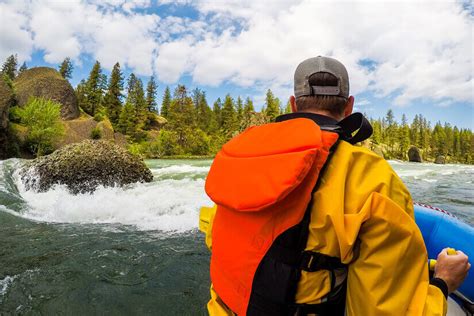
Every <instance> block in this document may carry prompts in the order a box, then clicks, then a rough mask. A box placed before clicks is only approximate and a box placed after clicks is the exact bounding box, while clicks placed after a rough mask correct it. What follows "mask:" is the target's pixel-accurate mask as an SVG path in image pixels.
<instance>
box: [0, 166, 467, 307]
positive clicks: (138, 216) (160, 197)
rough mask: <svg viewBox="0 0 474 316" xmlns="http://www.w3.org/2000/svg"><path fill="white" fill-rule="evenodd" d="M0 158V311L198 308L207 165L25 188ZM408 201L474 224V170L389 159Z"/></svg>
mask: <svg viewBox="0 0 474 316" xmlns="http://www.w3.org/2000/svg"><path fill="white" fill-rule="evenodd" d="M21 163H22V162H21V161H19V160H8V161H3V162H0V242H1V247H0V314H1V315H4V314H5V315H9V314H32V315H50V314H61V315H104V314H107V315H199V314H205V304H206V301H207V299H208V285H209V268H208V265H209V252H208V251H207V249H206V247H205V245H204V239H203V236H202V235H201V234H200V233H199V232H198V230H197V225H198V210H199V207H200V206H201V205H209V204H210V203H211V202H210V200H209V199H208V198H207V197H206V195H205V193H204V179H205V177H206V174H207V172H208V170H209V165H210V163H211V161H207V160H150V161H148V162H147V164H148V165H149V167H150V168H151V169H152V171H153V174H154V181H153V182H152V183H148V184H137V185H131V186H129V187H126V188H99V189H98V190H97V191H96V192H95V193H94V194H83V195H71V194H69V193H68V192H67V190H65V189H64V187H61V186H57V187H55V188H54V189H52V190H50V191H48V192H45V193H34V192H32V191H26V190H25V189H24V187H23V186H22V183H21V181H20V180H19V178H18V175H17V170H18V168H19V166H20V165H21ZM390 163H391V164H392V166H393V167H394V169H395V170H396V171H397V173H398V174H399V175H400V177H401V178H402V179H403V180H404V182H405V183H406V184H407V186H408V188H409V189H410V191H411V193H412V195H413V198H414V200H416V201H419V202H423V203H426V204H431V205H435V206H438V207H441V208H445V209H447V210H449V211H451V212H453V213H454V214H456V215H457V216H458V217H459V218H461V219H462V220H464V221H466V222H468V223H470V224H471V225H472V224H473V223H474V210H473V206H474V196H473V192H474V190H473V189H474V184H473V182H472V181H473V180H472V179H473V175H474V167H473V166H465V165H434V164H412V163H404V162H395V161H392V162H390Z"/></svg>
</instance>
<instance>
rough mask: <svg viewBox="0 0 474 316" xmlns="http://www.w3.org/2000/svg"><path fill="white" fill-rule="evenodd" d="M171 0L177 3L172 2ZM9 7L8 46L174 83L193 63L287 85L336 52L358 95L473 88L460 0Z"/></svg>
mask: <svg viewBox="0 0 474 316" xmlns="http://www.w3.org/2000/svg"><path fill="white" fill-rule="evenodd" d="M163 4H166V5H168V6H169V5H171V4H172V5H173V6H174V10H171V11H169V12H167V13H166V14H165V13H163V12H162V11H160V5H163ZM156 6H158V7H156ZM180 6H185V7H193V9H194V10H195V11H196V12H197V13H198V14H197V16H196V15H192V16H193V18H191V17H187V16H183V15H182V14H181V15H180V14H179V12H180V11H179V10H178V9H176V8H179V7H180ZM184 11H186V10H184ZM184 11H183V12H184ZM0 14H1V17H2V29H0V40H1V42H2V46H1V49H0V57H3V58H5V57H6V56H7V55H8V54H11V53H14V52H18V54H19V55H20V56H21V57H22V58H23V59H27V58H28V57H29V56H30V54H31V53H32V51H33V49H37V50H43V51H44V52H45V54H44V58H45V60H46V61H48V62H52V63H57V62H59V61H61V60H62V59H63V58H64V57H66V56H69V57H72V58H73V59H75V60H76V61H78V62H80V60H81V59H82V58H83V56H85V55H90V56H92V57H94V58H96V59H98V60H100V61H101V62H102V63H103V65H104V66H105V67H106V68H108V69H110V68H111V67H112V66H113V64H114V63H115V62H116V61H119V62H120V63H121V64H123V65H124V66H126V67H128V68H129V69H131V70H132V71H135V72H136V73H138V74H141V75H150V74H152V73H155V74H156V75H157V77H158V78H159V79H160V80H161V81H163V82H166V83H175V82H177V81H179V80H180V78H181V77H182V76H183V75H189V76H191V77H192V78H193V81H194V83H196V84H201V85H209V86H219V85H221V84H223V83H229V84H233V85H238V86H242V87H253V88H254V89H255V90H259V91H262V92H263V91H264V90H266V88H268V87H271V88H272V89H273V90H275V93H276V94H277V95H280V96H281V97H286V96H287V95H288V94H290V93H291V83H292V76H293V71H294V69H295V67H296V65H297V64H298V63H299V62H301V61H302V60H303V59H305V58H308V57H312V56H316V55H327V56H333V57H335V58H337V59H339V60H341V61H342V62H343V63H344V64H345V65H346V66H347V68H348V71H349V74H350V78H351V93H352V94H355V95H357V94H360V93H362V92H371V93H374V94H375V95H376V96H378V97H390V98H393V102H394V104H395V105H399V106H405V105H408V104H410V103H412V102H413V101H416V100H417V99H431V100H434V101H435V102H437V103H438V104H440V105H443V106H446V105H449V104H450V103H452V102H469V103H471V104H472V102H473V99H474V97H473V92H472V91H473V79H472V73H473V66H472V53H473V52H472V47H473V46H472V45H473V44H472V36H473V34H472V29H473V28H472V15H471V14H470V12H469V9H465V8H463V4H462V3H460V2H427V1H423V2H413V1H397V2H392V1H388V2H383V3H381V2H379V1H360V2H359V1H355V2H334V1H310V0H297V1H290V0H281V1H272V2H270V1H251V0H244V1H238V0H226V1H207V0H197V1H188V0H183V1H179V2H170V1H169V0H160V1H158V2H154V3H152V2H151V1H149V0H135V1H124V0H106V1H96V0H89V1H78V0H74V1H68V2H57V1H52V2H48V1H39V0H35V1H25V2H21V1H15V2H0ZM3 21H7V23H5V22H3ZM5 25H8V30H6V26H5Z"/></svg>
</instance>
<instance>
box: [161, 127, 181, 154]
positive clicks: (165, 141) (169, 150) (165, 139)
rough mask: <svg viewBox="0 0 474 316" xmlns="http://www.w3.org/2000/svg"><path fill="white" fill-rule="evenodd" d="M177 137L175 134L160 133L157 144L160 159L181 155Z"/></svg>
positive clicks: (169, 132)
mask: <svg viewBox="0 0 474 316" xmlns="http://www.w3.org/2000/svg"><path fill="white" fill-rule="evenodd" d="M178 137H179V136H178V134H177V133H176V132H173V131H167V130H161V131H160V135H159V142H160V153H161V157H162V156H174V155H181V154H183V150H182V147H181V146H180V145H179V143H178Z"/></svg>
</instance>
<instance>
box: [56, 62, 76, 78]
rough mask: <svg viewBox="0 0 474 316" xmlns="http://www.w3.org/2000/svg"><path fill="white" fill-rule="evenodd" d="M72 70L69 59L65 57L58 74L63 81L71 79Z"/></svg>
mask: <svg viewBox="0 0 474 316" xmlns="http://www.w3.org/2000/svg"><path fill="white" fill-rule="evenodd" d="M72 70H73V65H72V62H71V58H69V57H66V58H65V59H64V60H63V62H62V63H61V65H60V66H59V73H60V74H61V76H62V77H63V78H64V79H71V78H72Z"/></svg>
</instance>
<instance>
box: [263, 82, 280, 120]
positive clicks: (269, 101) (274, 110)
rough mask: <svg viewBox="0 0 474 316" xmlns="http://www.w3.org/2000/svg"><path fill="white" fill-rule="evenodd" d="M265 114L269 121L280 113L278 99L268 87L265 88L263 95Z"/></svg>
mask: <svg viewBox="0 0 474 316" xmlns="http://www.w3.org/2000/svg"><path fill="white" fill-rule="evenodd" d="M265 114H266V116H267V118H268V120H269V121H271V122H273V121H274V120H275V118H276V117H277V116H278V115H279V114H280V100H279V99H278V98H275V96H274V95H273V92H272V90H270V89H268V90H267V94H266V97H265Z"/></svg>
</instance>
